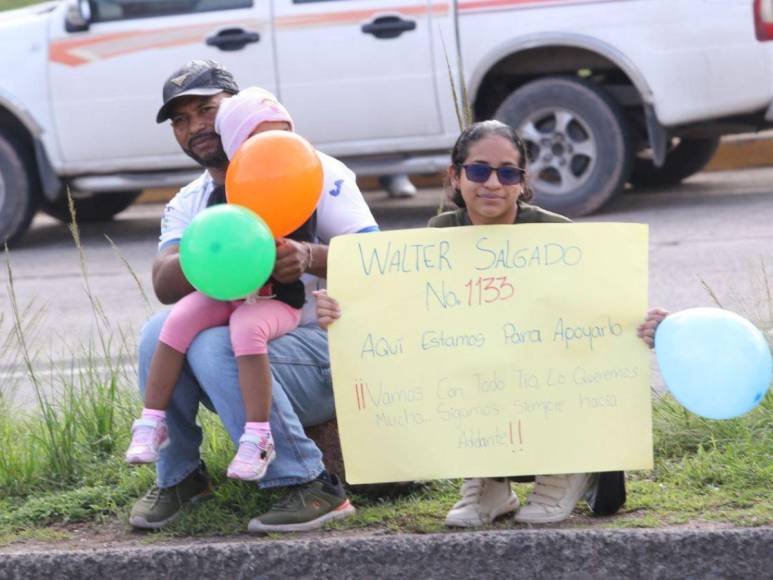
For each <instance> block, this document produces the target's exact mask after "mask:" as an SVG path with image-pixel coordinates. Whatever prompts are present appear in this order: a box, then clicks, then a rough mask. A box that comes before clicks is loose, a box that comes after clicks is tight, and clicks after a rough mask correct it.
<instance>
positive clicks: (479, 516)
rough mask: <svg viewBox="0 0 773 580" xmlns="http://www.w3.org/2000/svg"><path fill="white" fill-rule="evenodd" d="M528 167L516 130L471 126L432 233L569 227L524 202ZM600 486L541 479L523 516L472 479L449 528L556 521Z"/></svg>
mask: <svg viewBox="0 0 773 580" xmlns="http://www.w3.org/2000/svg"><path fill="white" fill-rule="evenodd" d="M525 166H526V149H525V147H524V145H523V143H522V141H521V140H520V139H519V137H518V135H516V133H515V131H514V130H513V129H512V128H511V127H509V126H508V125H505V124H503V123H500V122H499V121H483V122H480V123H475V124H474V125H472V126H470V127H468V128H467V129H465V130H464V131H463V132H462V134H461V135H460V136H459V138H458V139H457V141H456V144H455V145H454V149H453V152H452V153H451V165H450V166H449V167H448V175H447V177H448V183H449V185H450V189H451V193H452V199H453V201H454V203H456V205H458V206H459V209H457V210H455V211H449V212H446V213H443V214H440V215H437V216H435V217H433V218H432V219H430V221H429V224H428V226H429V227H439V228H443V227H454V226H477V225H492V224H503V225H504V224H516V225H517V224H523V223H562V222H569V221H570V220H569V219H568V218H565V217H563V216H561V215H558V214H555V213H551V212H549V211H546V210H543V209H541V208H539V207H537V206H534V205H529V204H527V203H526V202H527V201H529V200H530V199H531V198H532V191H531V189H530V188H529V186H528V179H527V174H526V170H525ZM315 297H316V300H317V305H316V308H317V317H318V319H319V324H320V326H322V327H323V328H327V327H328V326H329V325H330V324H331V323H332V322H333V321H335V320H336V319H337V318H340V316H341V309H340V307H339V305H338V303H337V302H336V301H335V300H334V299H333V298H331V297H330V296H328V295H327V294H326V292H325V291H324V290H322V291H318V292H316V293H315ZM666 314H667V313H666V312H665V311H663V310H660V309H653V310H650V311H649V313H648V314H647V319H646V320H645V322H644V323H643V324H642V325H641V326H640V327H639V331H638V334H639V336H640V337H641V338H642V339H643V340H644V341H645V342H647V344H648V345H650V346H652V341H653V337H654V335H655V330H656V328H657V325H658V324H659V323H660V321H661V320H663V318H664V317H665V316H666ZM595 483H596V482H595V476H594V475H593V474H589V473H575V474H567V475H547V476H544V475H539V476H537V478H536V482H535V485H534V490H533V492H532V494H531V496H530V497H529V501H528V503H527V505H525V506H523V507H521V508H520V509H519V510H518V507H519V501H518V497H517V496H516V495H515V493H513V490H512V488H511V487H510V482H509V480H508V479H507V478H495V479H484V478H474V479H468V480H466V481H465V482H464V484H463V486H462V490H461V492H462V498H461V500H459V501H458V502H457V503H456V505H454V507H453V508H452V509H451V511H450V512H449V513H448V515H447V517H446V525H448V526H457V527H474V526H482V525H486V524H490V523H491V522H493V521H494V519H495V518H497V517H498V516H500V515H503V514H506V513H509V512H513V511H515V510H518V512H517V514H516V516H515V520H516V521H519V522H524V523H548V522H558V521H561V520H563V519H566V518H567V517H568V516H569V514H571V512H572V510H573V509H574V507H575V505H576V504H577V502H578V501H579V500H580V499H581V498H582V497H583V496H584V495H586V493H588V492H589V491H590V490H591V489H592V488H593V486H594V485H595ZM618 507H619V506H618Z"/></svg>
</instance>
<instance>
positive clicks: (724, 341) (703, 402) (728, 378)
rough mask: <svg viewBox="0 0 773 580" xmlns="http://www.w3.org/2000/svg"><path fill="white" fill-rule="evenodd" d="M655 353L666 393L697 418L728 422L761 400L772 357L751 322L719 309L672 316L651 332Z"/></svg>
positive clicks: (679, 313)
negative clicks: (653, 338) (667, 391)
mask: <svg viewBox="0 0 773 580" xmlns="http://www.w3.org/2000/svg"><path fill="white" fill-rule="evenodd" d="M655 352H656V353H657V358H658V364H659V365H660V371H661V373H662V374H663V379H664V380H665V382H666V385H667V386H668V389H669V390H670V391H671V394H672V395H673V396H674V398H676V400H677V401H679V402H680V403H681V404H682V405H684V406H685V407H686V408H687V409H688V410H690V411H692V412H693V413H695V414H696V415H701V416H702V417H707V418H709V419H731V418H733V417H738V416H740V415H743V414H744V413H748V412H749V411H751V410H752V409H753V408H754V407H756V406H757V405H758V404H759V403H760V401H762V399H763V398H764V397H765V393H766V392H767V390H768V388H769V387H770V381H771V375H773V357H771V354H770V347H769V346H768V343H767V342H766V341H765V337H764V336H763V335H762V333H761V332H760V331H759V330H758V329H757V327H755V326H754V325H753V324H752V323H751V322H749V321H748V320H746V319H745V318H743V317H741V316H738V315H737V314H734V313H732V312H729V311H727V310H722V309H720V308H690V309H688V310H682V311H681V312H677V313H675V314H671V315H670V316H668V317H666V319H665V320H664V321H663V322H661V323H660V325H659V326H658V329H657V332H656V333H655Z"/></svg>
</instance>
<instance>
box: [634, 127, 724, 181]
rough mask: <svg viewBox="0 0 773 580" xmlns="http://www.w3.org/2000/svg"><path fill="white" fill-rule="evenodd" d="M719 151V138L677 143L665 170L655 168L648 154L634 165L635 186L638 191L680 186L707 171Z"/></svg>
mask: <svg viewBox="0 0 773 580" xmlns="http://www.w3.org/2000/svg"><path fill="white" fill-rule="evenodd" d="M718 148H719V137H707V138H705V139H674V140H672V142H671V149H670V150H669V152H668V153H667V154H666V162H665V163H664V164H663V166H662V167H655V164H654V163H653V161H652V159H651V158H649V157H647V156H646V151H645V152H644V153H642V154H641V155H640V156H638V157H637V158H636V159H635V160H634V162H633V171H632V172H631V185H633V186H635V187H657V186H663V185H676V184H677V183H679V182H680V181H682V180H683V179H686V178H687V177H690V176H691V175H693V174H694V173H698V172H699V171H700V170H701V169H703V168H704V167H705V166H706V164H707V163H708V162H709V161H711V158H712V157H714V154H715V153H716V152H717V149H718Z"/></svg>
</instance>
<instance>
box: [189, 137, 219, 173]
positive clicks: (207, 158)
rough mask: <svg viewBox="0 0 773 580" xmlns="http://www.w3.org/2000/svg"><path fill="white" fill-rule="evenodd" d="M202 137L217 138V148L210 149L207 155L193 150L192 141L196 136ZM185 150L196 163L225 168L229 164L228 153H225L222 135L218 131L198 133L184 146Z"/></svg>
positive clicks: (214, 167) (208, 166) (206, 166)
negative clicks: (197, 153) (198, 153)
mask: <svg viewBox="0 0 773 580" xmlns="http://www.w3.org/2000/svg"><path fill="white" fill-rule="evenodd" d="M202 137H215V138H216V139H217V148H215V149H214V150H213V151H210V152H208V153H206V154H205V155H201V156H199V155H196V154H195V153H194V152H193V148H192V147H191V142H193V140H194V139H196V138H202ZM183 151H184V152H185V154H186V155H187V156H188V157H190V158H191V159H193V160H194V161H195V162H196V163H198V164H199V165H201V166H202V167H205V168H210V167H211V168H213V169H224V168H225V167H227V166H228V155H226V153H225V149H223V142H222V141H221V140H220V135H218V134H217V133H207V134H205V135H196V136H195V137H191V139H189V140H188V147H187V148H186V147H183Z"/></svg>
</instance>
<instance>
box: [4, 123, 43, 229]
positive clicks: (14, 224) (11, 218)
mask: <svg viewBox="0 0 773 580" xmlns="http://www.w3.org/2000/svg"><path fill="white" fill-rule="evenodd" d="M33 183H34V176H33V175H32V174H31V168H30V165H29V164H28V163H26V158H25V156H24V154H23V153H22V152H21V150H20V149H19V148H18V147H16V146H14V145H13V140H12V139H11V137H10V136H9V135H8V134H6V133H4V132H3V131H0V244H3V243H8V244H10V243H12V242H13V241H15V240H16V239H18V237H19V236H21V235H22V234H23V233H24V232H25V231H26V230H27V228H28V227H29V225H30V222H31V221H32V217H33V216H34V215H35V212H36V211H37V209H38V204H39V196H38V195H37V193H36V191H35V189H34V188H33Z"/></svg>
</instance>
